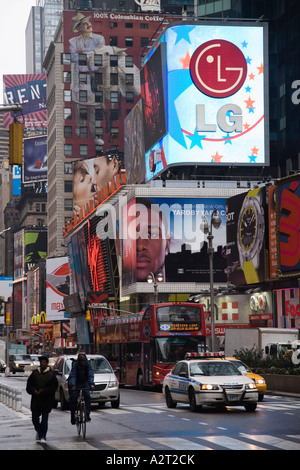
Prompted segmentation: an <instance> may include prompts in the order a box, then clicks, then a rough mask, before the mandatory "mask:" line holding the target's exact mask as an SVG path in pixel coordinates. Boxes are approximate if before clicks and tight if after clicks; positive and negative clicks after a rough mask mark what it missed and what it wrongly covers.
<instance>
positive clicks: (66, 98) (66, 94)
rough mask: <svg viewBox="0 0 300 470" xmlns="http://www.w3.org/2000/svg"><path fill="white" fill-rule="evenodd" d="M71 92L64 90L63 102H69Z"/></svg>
mask: <svg viewBox="0 0 300 470" xmlns="http://www.w3.org/2000/svg"><path fill="white" fill-rule="evenodd" d="M71 98H72V92H71V90H64V101H71Z"/></svg>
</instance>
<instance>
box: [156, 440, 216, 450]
mask: <svg viewBox="0 0 300 470" xmlns="http://www.w3.org/2000/svg"><path fill="white" fill-rule="evenodd" d="M148 439H149V440H150V441H153V442H157V443H158V444H161V445H164V446H166V447H170V449H175V450H212V449H211V448H210V447H206V446H203V445H201V444H197V443H196V442H192V441H189V440H187V439H182V438H181V437H151V438H148Z"/></svg>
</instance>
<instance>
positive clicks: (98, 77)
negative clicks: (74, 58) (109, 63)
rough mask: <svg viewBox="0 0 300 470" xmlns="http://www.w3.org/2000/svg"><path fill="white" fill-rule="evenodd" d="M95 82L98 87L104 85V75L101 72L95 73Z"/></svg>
mask: <svg viewBox="0 0 300 470" xmlns="http://www.w3.org/2000/svg"><path fill="white" fill-rule="evenodd" d="M95 82H96V85H102V83H103V77H102V73H101V72H97V73H95Z"/></svg>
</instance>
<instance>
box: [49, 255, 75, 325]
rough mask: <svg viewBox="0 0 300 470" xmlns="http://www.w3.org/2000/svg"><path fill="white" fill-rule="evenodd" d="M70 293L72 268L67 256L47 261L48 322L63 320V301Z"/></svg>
mask: <svg viewBox="0 0 300 470" xmlns="http://www.w3.org/2000/svg"><path fill="white" fill-rule="evenodd" d="M69 293H70V267H69V261H68V257H67V256H63V257H61V258H48V259H47V260H46V311H47V320H48V321H55V320H63V319H64V318H65V316H64V303H63V299H64V298H65V297H66V296H67V295H69Z"/></svg>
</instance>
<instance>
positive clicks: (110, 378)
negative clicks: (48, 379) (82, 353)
mask: <svg viewBox="0 0 300 470" xmlns="http://www.w3.org/2000/svg"><path fill="white" fill-rule="evenodd" d="M86 357H87V359H88V360H89V361H90V363H91V366H92V369H93V371H94V381H95V389H94V390H93V391H91V402H92V404H93V403H98V404H99V405H100V404H101V403H105V402H107V401H110V403H111V406H112V407H113V408H118V407H119V405H120V391H119V382H118V379H117V377H116V376H115V373H114V371H113V370H112V367H111V365H110V363H109V362H108V361H107V359H106V358H105V357H104V356H101V355H96V354H87V355H86ZM74 360H77V356H66V355H65V356H60V357H59V358H58V359H57V361H56V362H55V364H54V366H53V371H54V372H55V374H56V377H57V380H58V388H57V390H56V393H55V400H56V403H57V402H60V403H61V408H62V409H63V410H66V409H68V407H69V388H68V377H69V374H70V372H71V369H72V363H73V361H74Z"/></svg>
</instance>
